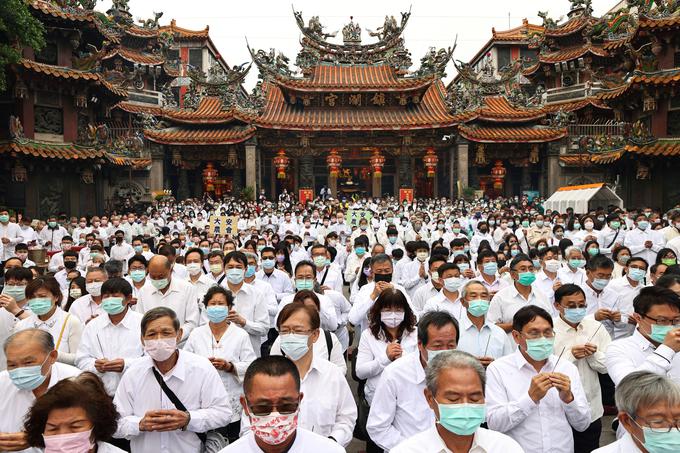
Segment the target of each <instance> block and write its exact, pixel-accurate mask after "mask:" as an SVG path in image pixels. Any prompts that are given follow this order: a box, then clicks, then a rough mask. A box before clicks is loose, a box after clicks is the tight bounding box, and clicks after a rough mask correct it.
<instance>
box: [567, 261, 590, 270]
mask: <svg viewBox="0 0 680 453" xmlns="http://www.w3.org/2000/svg"><path fill="white" fill-rule="evenodd" d="M569 266H571V267H573V268H574V269H581V268H582V267H585V266H586V260H579V259H571V260H569Z"/></svg>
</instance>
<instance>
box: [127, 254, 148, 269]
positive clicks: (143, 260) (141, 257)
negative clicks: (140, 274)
mask: <svg viewBox="0 0 680 453" xmlns="http://www.w3.org/2000/svg"><path fill="white" fill-rule="evenodd" d="M132 263H141V264H142V265H143V266H144V267H145V268H146V267H147V266H148V265H149V262H148V261H147V260H146V258H144V255H133V256H132V258H130V259H129V260H128V268H129V267H130V266H132Z"/></svg>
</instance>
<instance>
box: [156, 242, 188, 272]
mask: <svg viewBox="0 0 680 453" xmlns="http://www.w3.org/2000/svg"><path fill="white" fill-rule="evenodd" d="M177 254H178V251H177V250H176V249H175V247H173V246H172V245H168V244H165V245H162V246H160V247H158V255H160V256H164V257H166V258H167V259H168V261H169V262H170V266H171V267H172V277H173V278H174V279H178V280H186V279H187V277H188V276H189V273H188V272H187V268H186V266H184V265H183V264H180V263H177V262H176V261H177Z"/></svg>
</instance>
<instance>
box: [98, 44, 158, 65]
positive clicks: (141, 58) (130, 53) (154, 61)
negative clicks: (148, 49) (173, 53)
mask: <svg viewBox="0 0 680 453" xmlns="http://www.w3.org/2000/svg"><path fill="white" fill-rule="evenodd" d="M115 56H120V57H121V58H123V59H125V60H127V61H129V62H131V63H139V64H145V65H150V66H158V65H162V64H164V63H165V57H163V56H162V55H155V54H150V53H144V52H140V51H138V50H135V49H130V48H127V47H119V48H117V49H113V50H112V51H111V52H109V53H108V54H106V55H105V56H104V57H103V58H102V60H108V59H109V58H113V57H115Z"/></svg>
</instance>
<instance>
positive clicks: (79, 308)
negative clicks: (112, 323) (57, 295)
mask: <svg viewBox="0 0 680 453" xmlns="http://www.w3.org/2000/svg"><path fill="white" fill-rule="evenodd" d="M106 280H107V276H106V272H105V271H104V269H103V268H101V267H91V268H89V269H88V270H87V274H85V290H86V291H87V294H85V295H84V296H81V297H79V298H77V299H76V300H74V301H73V303H72V304H71V308H70V309H69V313H71V314H72V315H73V316H75V317H77V318H78V320H79V321H80V322H81V323H82V324H83V325H86V324H88V323H89V322H90V321H91V320H92V319H94V318H96V317H97V316H100V315H105V314H106V312H105V311H104V310H103V309H102V306H101V303H102V285H103V284H104V282H105V281H106Z"/></svg>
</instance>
